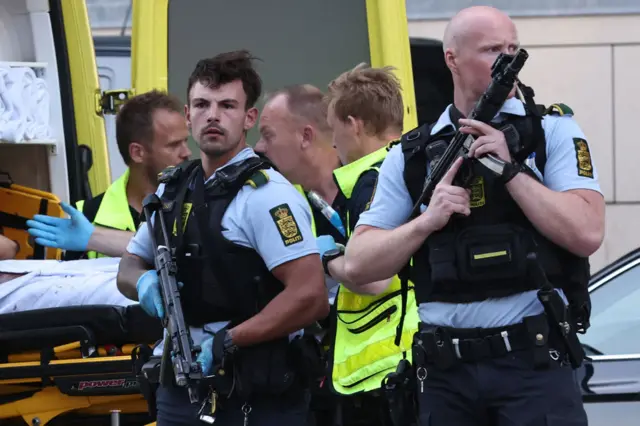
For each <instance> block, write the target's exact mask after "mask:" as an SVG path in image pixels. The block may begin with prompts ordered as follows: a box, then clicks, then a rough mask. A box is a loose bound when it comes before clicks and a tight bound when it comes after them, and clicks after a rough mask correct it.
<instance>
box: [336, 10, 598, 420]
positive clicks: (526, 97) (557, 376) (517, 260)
mask: <svg viewBox="0 0 640 426" xmlns="http://www.w3.org/2000/svg"><path fill="white" fill-rule="evenodd" d="M443 44H444V54H445V60H446V63H447V66H448V67H449V69H450V70H451V73H452V75H453V80H454V86H455V91H454V103H453V105H449V107H447V109H446V110H445V111H444V112H443V114H442V115H441V116H440V118H439V119H438V121H437V122H436V123H434V124H431V125H423V126H421V127H419V128H417V129H415V130H413V131H411V132H409V133H408V134H406V135H404V136H403V137H402V140H401V143H400V144H397V145H396V146H394V147H393V148H392V149H391V151H390V152H389V154H388V155H387V157H386V159H385V161H384V163H383V165H382V167H381V169H380V175H379V178H378V184H377V189H376V192H375V195H374V198H373V201H372V203H371V206H370V209H369V210H368V211H365V212H364V213H362V214H361V216H360V220H359V222H358V225H357V228H356V231H355V233H354V235H353V236H352V237H351V239H350V240H349V243H348V245H347V249H346V256H345V270H346V273H347V277H348V278H349V280H350V281H352V282H355V283H363V284H364V283H367V282H372V281H376V280H380V279H383V278H385V277H388V276H391V275H393V274H396V273H399V272H400V273H403V272H402V271H406V270H407V268H409V269H408V271H409V272H408V273H409V274H410V275H408V276H409V277H410V280H411V281H412V282H413V283H414V284H415V287H416V298H417V300H418V303H419V304H420V306H419V315H420V320H421V323H420V329H419V332H418V333H416V335H415V337H414V348H413V350H414V352H413V361H414V367H415V375H416V379H415V392H416V393H417V398H418V403H419V424H421V425H431V426H440V425H450V424H455V425H457V426H464V425H537V424H541V425H542V424H553V423H554V422H557V423H558V424H569V423H571V424H572V425H586V424H587V419H586V415H585V411H584V408H583V406H582V400H581V394H580V391H579V389H578V387H577V385H576V383H575V381H574V376H573V369H572V367H573V368H575V367H576V366H577V365H579V364H580V362H581V361H582V357H583V356H584V354H580V353H578V352H580V349H581V348H580V345H579V344H578V345H577V348H576V342H577V338H576V335H575V332H576V329H577V328H581V329H582V330H584V329H585V328H586V327H587V326H588V317H589V307H590V304H589V300H588V294H587V293H586V285H587V281H588V276H589V264H588V256H589V255H591V254H592V253H593V252H595V251H596V250H597V249H598V247H599V246H600V244H601V242H602V240H603V234H604V209H605V203H604V200H603V196H602V194H601V191H600V187H599V184H598V175H597V172H596V170H595V166H594V164H593V162H592V160H591V152H590V150H589V144H588V142H587V140H586V137H585V135H584V134H583V132H582V131H581V129H580V127H579V126H578V124H576V122H575V121H574V119H573V118H572V114H571V110H570V109H569V108H568V107H566V106H563V105H558V106H555V107H553V108H549V109H543V108H541V107H540V106H536V105H535V103H534V102H533V98H532V92H531V91H530V90H527V88H526V86H524V85H521V84H520V83H518V88H517V90H516V88H515V87H514V90H512V91H511V94H510V96H511V97H509V98H508V99H507V100H506V101H505V102H504V103H502V102H501V104H502V107H501V109H500V110H499V113H498V114H497V115H496V116H495V117H494V120H493V122H492V125H488V124H485V123H482V122H479V121H476V120H469V119H465V118H463V117H465V116H468V115H469V113H470V112H471V111H472V109H473V108H474V105H476V102H477V101H478V99H479V98H480V97H481V96H482V95H483V93H484V92H485V90H487V87H488V86H489V84H490V83H491V81H492V75H491V74H492V70H491V68H492V65H493V64H494V62H495V60H496V58H497V57H498V55H499V54H500V53H503V54H510V55H514V54H516V52H517V51H518V48H519V45H518V37H517V32H516V28H515V26H514V24H513V22H512V21H511V20H510V19H509V17H508V16H506V15H505V14H503V13H502V12H500V11H498V10H496V9H494V8H490V7H471V8H468V9H464V10H462V11H460V12H459V13H458V14H457V15H456V16H455V17H454V18H453V19H452V20H451V21H450V22H449V24H448V26H447V29H446V31H445V35H444V43H443ZM514 93H515V94H517V97H514V96H513V94H514ZM509 124H512V125H513V127H508V125H509ZM458 126H461V127H460V128H459V129H460V132H462V133H464V134H468V135H473V137H474V138H475V141H474V142H473V144H472V145H471V146H470V148H469V153H468V154H469V157H470V158H474V159H481V158H483V156H485V155H487V154H491V155H493V156H495V157H499V158H500V159H501V160H503V161H506V162H510V163H511V166H510V167H505V169H504V170H505V172H504V173H503V174H502V175H497V174H494V173H493V172H492V171H490V170H489V169H488V168H484V166H483V165H482V164H480V163H479V160H478V161H473V163H471V164H472V166H471V167H472V169H471V171H472V174H471V176H472V179H471V180H470V181H468V184H469V186H470V187H469V188H468V189H467V188H464V187H460V186H458V185H456V184H454V183H457V182H459V180H458V179H459V177H460V176H457V175H458V172H459V171H460V170H461V166H462V165H463V159H462V158H458V159H457V160H456V161H455V162H454V163H453V164H452V166H451V167H450V168H449V169H448V172H447V173H446V174H444V177H443V178H442V179H441V180H440V181H439V183H438V185H437V186H436V187H435V190H434V191H433V194H432V197H431V199H430V201H429V202H428V205H427V206H424V205H422V206H421V208H419V209H418V211H417V214H415V215H414V216H413V217H410V214H411V212H412V207H413V205H414V203H417V200H418V198H419V197H420V196H421V191H422V189H423V184H424V182H425V176H427V173H428V171H429V170H432V169H434V168H436V167H437V164H438V161H439V159H441V158H442V154H443V149H444V148H445V147H446V146H447V144H448V141H450V140H451V138H452V137H453V135H454V133H455V131H456V128H458ZM500 129H502V130H504V131H501V130H500ZM509 129H511V130H509ZM513 129H515V132H514V131H513ZM507 135H508V139H509V144H508V143H507V140H506V139H507ZM469 164H470V162H466V163H465V167H467V166H468V165H469ZM462 170H468V169H462ZM462 176H464V175H462ZM454 178H455V179H454ZM410 259H411V260H412V263H411V266H410V267H409V266H408V265H407V264H408V262H409V260H410ZM549 288H551V292H549V291H548V290H549ZM554 295H555V296H556V297H561V298H560V302H561V307H562V309H558V306H557V304H552V305H549V304H548V301H549V300H550V299H552V296H554ZM562 298H567V299H568V301H569V302H570V308H571V309H570V310H571V313H572V314H573V315H572V318H573V319H569V318H568V317H567V316H565V315H567V314H568V311H567V310H565V309H564V308H565V303H564V302H563V299H562ZM553 300H556V299H553ZM549 306H551V308H552V309H548V308H549ZM560 325H562V327H560ZM569 363H571V366H569Z"/></svg>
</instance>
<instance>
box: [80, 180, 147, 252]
mask: <svg viewBox="0 0 640 426" xmlns="http://www.w3.org/2000/svg"><path fill="white" fill-rule="evenodd" d="M128 181H129V168H127V169H126V170H125V172H124V173H123V174H122V176H120V177H119V178H118V179H116V181H115V182H113V183H112V184H111V185H110V186H109V188H107V190H106V191H105V193H104V196H103V197H102V201H101V202H100V207H99V208H98V212H97V213H96V216H95V217H94V218H93V221H92V223H93V224H94V225H96V226H103V227H106V228H113V229H119V230H121V231H131V232H135V231H136V227H135V224H134V223H133V218H132V217H131V212H130V210H129V200H128V198H127V182H128ZM84 204H85V201H84V200H80V201H78V202H77V203H76V208H77V209H78V210H80V211H83V208H84ZM87 257H88V258H89V259H95V258H99V257H109V256H107V255H104V254H102V253H97V252H95V251H89V252H87Z"/></svg>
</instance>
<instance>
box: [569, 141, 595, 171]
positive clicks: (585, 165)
mask: <svg viewBox="0 0 640 426" xmlns="http://www.w3.org/2000/svg"><path fill="white" fill-rule="evenodd" d="M573 145H574V146H575V148H576V160H577V161H578V176H583V177H588V178H591V179H593V163H592V162H591V152H590V151H589V144H587V141H586V140H584V139H582V138H573Z"/></svg>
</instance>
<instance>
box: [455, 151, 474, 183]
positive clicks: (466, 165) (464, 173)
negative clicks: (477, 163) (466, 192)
mask: <svg viewBox="0 0 640 426" xmlns="http://www.w3.org/2000/svg"><path fill="white" fill-rule="evenodd" d="M462 158H463V160H462V164H461V165H460V169H459V170H458V173H457V174H456V177H455V178H454V179H453V184H454V185H456V186H459V187H462V188H469V186H470V185H471V181H472V180H473V176H474V175H473V167H472V166H473V158H470V157H469V156H468V155H467V154H465V155H464V156H463V157H462Z"/></svg>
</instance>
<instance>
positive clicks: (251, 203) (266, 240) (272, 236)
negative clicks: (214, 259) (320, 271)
mask: <svg viewBox="0 0 640 426" xmlns="http://www.w3.org/2000/svg"><path fill="white" fill-rule="evenodd" d="M250 157H257V155H256V154H255V152H254V151H253V149H252V148H249V147H247V148H245V149H244V150H242V151H240V152H239V153H238V154H237V155H236V156H235V157H234V158H233V159H231V160H230V161H229V162H228V163H227V164H225V165H224V166H222V167H221V168H220V169H222V168H224V167H226V166H228V165H230V164H234V163H237V162H240V161H242V160H245V159H247V158H250ZM220 169H218V170H220ZM216 172H217V171H216ZM266 172H267V174H268V175H269V182H268V183H267V184H266V185H264V186H261V187H259V188H253V187H251V186H249V185H245V186H243V187H242V189H241V190H240V192H238V194H237V195H236V197H235V198H234V199H233V201H231V204H229V207H228V208H227V211H226V212H225V214H224V216H223V217H222V228H223V231H222V235H223V236H224V237H225V238H227V239H228V240H230V241H232V242H234V243H236V244H238V245H241V246H244V247H249V248H252V249H254V250H255V251H256V252H257V253H258V254H259V255H260V257H261V258H262V259H263V260H264V262H265V265H266V266H267V268H268V269H269V270H270V271H271V270H273V269H274V268H276V267H277V266H279V265H282V264H283V263H286V262H289V261H292V260H295V259H298V258H301V257H304V256H307V255H310V254H314V253H319V250H318V247H317V245H316V240H315V238H314V236H313V232H312V230H311V212H310V211H309V209H308V205H307V201H306V200H305V199H304V197H303V196H302V195H301V194H300V193H299V192H298V191H297V190H296V189H295V187H294V186H293V185H292V184H291V183H290V182H289V181H288V180H287V179H285V178H284V176H282V175H281V174H280V173H278V172H277V171H275V170H274V169H271V168H269V169H267V170H266ZM213 177H215V172H214V174H213V175H212V176H211V177H210V178H209V179H207V181H209V180H211V179H213ZM163 191H164V185H163V184H160V185H159V186H158V190H157V191H156V194H158V196H161V195H162V192H163ZM283 205H287V206H288V207H289V210H290V212H291V215H292V216H293V217H294V219H295V221H296V222H297V224H298V229H299V232H300V234H301V235H302V240H300V241H298V242H296V243H293V244H290V245H288V246H285V244H284V242H283V237H282V235H281V234H280V231H279V229H278V225H277V224H276V223H275V221H274V219H273V218H272V216H271V213H270V212H269V211H270V210H271V209H273V208H276V207H278V206H283ZM154 219H155V213H154V215H152V217H151V222H152V223H153V221H154ZM167 226H169V224H167ZM156 243H157V242H156ZM127 251H128V252H129V253H131V254H134V255H137V256H140V257H141V258H143V259H144V260H145V261H147V262H148V263H149V264H151V265H153V264H154V259H153V247H152V245H151V238H150V237H149V231H148V228H147V225H146V223H145V224H143V225H142V226H140V228H139V230H138V232H137V233H136V235H135V236H134V237H133V239H132V240H131V241H130V242H129V245H128V246H127ZM225 324H226V322H222V323H219V322H217V323H211V324H207V325H205V326H204V330H205V332H208V333H211V334H214V333H215V332H216V331H217V330H219V329H220V328H222V327H223V326H224V325H225ZM191 335H192V337H193V340H194V342H196V344H198V343H199V342H200V340H201V339H202V338H204V337H206V336H203V333H202V329H197V328H195V327H191ZM158 347H159V348H161V347H162V346H161V345H158Z"/></svg>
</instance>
